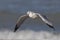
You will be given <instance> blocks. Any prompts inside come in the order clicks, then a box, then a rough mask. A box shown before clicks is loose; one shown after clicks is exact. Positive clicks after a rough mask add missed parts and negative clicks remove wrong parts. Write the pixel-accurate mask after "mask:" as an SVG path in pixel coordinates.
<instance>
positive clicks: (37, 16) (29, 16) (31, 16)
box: [14, 11, 55, 32]
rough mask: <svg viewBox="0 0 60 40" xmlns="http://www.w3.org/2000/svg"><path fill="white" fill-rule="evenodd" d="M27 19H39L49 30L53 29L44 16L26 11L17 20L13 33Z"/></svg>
mask: <svg viewBox="0 0 60 40" xmlns="http://www.w3.org/2000/svg"><path fill="white" fill-rule="evenodd" d="M27 18H32V19H35V18H39V19H40V18H41V19H42V21H43V22H44V23H45V24H46V25H48V26H49V27H50V28H52V29H54V30H55V28H54V27H53V24H52V23H51V22H50V21H48V18H47V17H46V16H45V15H41V14H39V13H34V12H32V11H28V12H27V14H26V15H22V16H20V17H19V19H18V20H17V23H16V25H15V29H14V32H16V31H17V29H18V28H19V27H20V26H21V25H22V23H23V22H24V21H25V20H26V19H27Z"/></svg>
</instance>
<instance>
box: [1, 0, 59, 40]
mask: <svg viewBox="0 0 60 40" xmlns="http://www.w3.org/2000/svg"><path fill="white" fill-rule="evenodd" d="M27 11H33V12H37V13H41V14H44V15H46V16H47V17H48V18H49V20H50V21H51V22H52V23H53V25H54V27H55V29H56V30H55V31H53V29H51V28H49V27H48V26H47V25H46V24H44V22H43V21H42V20H39V19H36V20H33V19H27V20H26V21H25V22H24V23H23V24H22V25H21V27H20V28H19V29H18V30H17V32H15V33H14V32H13V30H14V28H15V24H16V21H17V19H18V18H19V17H20V16H21V15H24V14H26V12H27ZM0 39H24V40H25V39H40V40H60V0H0Z"/></svg>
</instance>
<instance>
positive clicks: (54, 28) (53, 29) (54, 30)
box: [47, 24, 55, 31]
mask: <svg viewBox="0 0 60 40" xmlns="http://www.w3.org/2000/svg"><path fill="white" fill-rule="evenodd" d="M47 25H48V26H49V27H50V28H52V29H53V30H54V31H55V28H54V27H53V26H51V25H49V24H47Z"/></svg>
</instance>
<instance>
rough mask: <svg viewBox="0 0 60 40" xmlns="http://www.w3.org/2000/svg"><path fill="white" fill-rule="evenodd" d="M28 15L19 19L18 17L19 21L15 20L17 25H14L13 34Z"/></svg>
mask: <svg viewBox="0 0 60 40" xmlns="http://www.w3.org/2000/svg"><path fill="white" fill-rule="evenodd" d="M28 17H29V16H28V15H22V16H21V17H19V19H18V20H17V23H16V25H15V29H14V32H16V31H17V29H18V28H19V27H20V26H21V25H22V23H23V22H24V21H25V20H26V19H27V18H28Z"/></svg>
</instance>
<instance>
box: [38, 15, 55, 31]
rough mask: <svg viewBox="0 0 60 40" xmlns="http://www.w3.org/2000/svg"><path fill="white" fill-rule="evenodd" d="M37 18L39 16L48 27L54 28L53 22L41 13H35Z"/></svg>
mask: <svg viewBox="0 0 60 40" xmlns="http://www.w3.org/2000/svg"><path fill="white" fill-rule="evenodd" d="M37 15H38V17H39V18H41V19H42V20H43V22H45V23H46V24H47V25H48V26H49V27H50V28H53V29H54V30H55V28H54V27H53V24H52V23H51V22H50V21H48V18H47V17H46V16H45V15H41V14H37Z"/></svg>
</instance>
